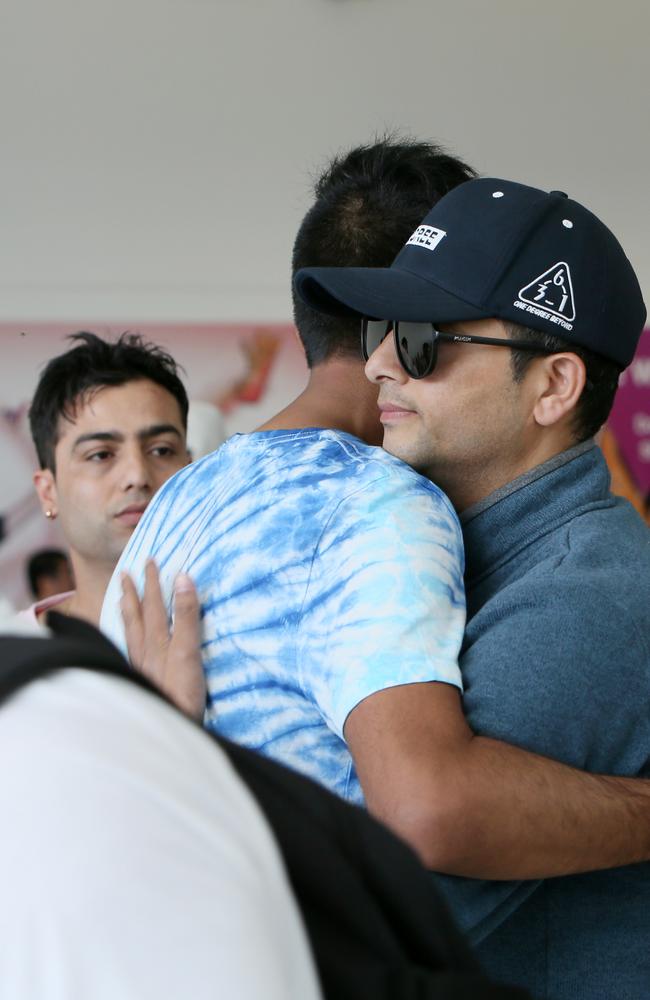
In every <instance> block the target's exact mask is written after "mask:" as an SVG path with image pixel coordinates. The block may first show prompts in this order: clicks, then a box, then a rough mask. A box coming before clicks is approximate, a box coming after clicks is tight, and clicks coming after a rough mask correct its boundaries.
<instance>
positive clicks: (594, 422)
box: [505, 323, 622, 444]
mask: <svg viewBox="0 0 650 1000" xmlns="http://www.w3.org/2000/svg"><path fill="white" fill-rule="evenodd" d="M505 326H506V330H507V333H508V336H509V337H511V338H512V339H513V340H528V341H530V342H531V343H533V344H539V346H540V347H543V348H547V349H548V351H550V352H552V353H554V354H555V353H557V354H563V353H565V352H567V351H568V352H570V353H571V354H577V355H578V357H579V358H580V359H581V361H582V362H583V364H584V366H585V371H586V381H585V387H584V389H583V390H582V395H581V396H580V399H579V400H578V403H577V406H576V408H575V413H574V415H573V422H572V430H573V434H574V436H575V439H576V444H579V443H580V442H581V441H586V440H587V439H588V438H591V437H593V436H594V434H595V433H596V432H597V431H598V430H599V429H600V428H601V427H602V426H603V424H604V423H605V421H606V420H607V418H608V416H609V413H610V410H611V408H612V404H613V402H614V396H615V395H616V390H617V389H618V380H619V377H620V374H621V370H622V369H621V366H620V365H619V364H617V363H616V362H615V361H610V360H609V359H608V358H603V357H602V356H601V355H600V354H596V353H595V352H594V351H590V350H589V349H588V348H586V347H580V346H579V345H578V344H570V343H569V342H568V341H567V340H564V338H563V337H556V336H555V334H552V333H543V332H542V331H541V330H531V329H529V328H528V327H525V326H519V325H518V324H516V323H506V324H505ZM535 357H537V355H535V354H533V353H532V352H531V351H515V350H513V351H512V352H511V363H512V374H513V378H514V380H515V382H521V381H522V379H523V377H524V375H525V374H526V371H527V369H528V367H529V365H530V364H531V363H532V362H533V360H534V358H535Z"/></svg>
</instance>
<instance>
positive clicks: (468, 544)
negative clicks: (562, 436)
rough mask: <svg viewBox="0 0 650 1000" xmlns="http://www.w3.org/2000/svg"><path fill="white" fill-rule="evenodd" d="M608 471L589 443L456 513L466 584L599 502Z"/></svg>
mask: <svg viewBox="0 0 650 1000" xmlns="http://www.w3.org/2000/svg"><path fill="white" fill-rule="evenodd" d="M608 493H609V472H608V470H607V466H606V464H605V460H604V458H603V456H602V453H601V451H600V449H599V448H597V447H596V445H595V442H594V441H593V440H589V441H584V442H582V443H581V444H578V445H575V446H574V447H573V448H569V449H568V450H567V451H563V452H561V453H560V454H559V455H554V456H553V458H551V459H549V460H548V461H547V462H544V463H542V465H538V466H536V467H535V468H534V469H530V470H529V471H528V472H525V473H524V474H523V475H521V476H518V477H517V478H516V479H514V480H513V481H512V482H511V483H507V484H506V485H505V486H502V487H500V488H499V489H498V490H495V491H494V493H491V494H490V495H489V496H487V497H485V499H483V500H480V501H479V502H478V503H475V504H473V505H472V506H471V507H468V508H467V510H465V511H463V513H462V514H461V515H460V521H461V524H462V528H463V536H464V539H465V560H466V567H467V569H466V574H465V575H466V579H467V582H468V583H470V582H472V581H474V580H475V579H476V578H477V577H479V576H481V575H482V574H483V573H484V572H485V571H487V570H489V569H491V568H493V567H494V566H495V565H496V564H498V563H500V562H502V561H503V560H505V559H506V558H510V557H511V556H512V555H513V554H514V553H515V552H516V551H517V550H519V549H521V548H523V547H525V546H526V545H528V544H530V543H531V542H532V541H533V540H534V539H535V538H537V537H539V536H540V535H543V534H545V533H546V532H547V531H549V530H550V529H551V528H552V527H553V526H555V525H556V524H557V523H558V522H561V521H563V520H566V519H567V518H568V517H569V516H571V515H573V514H575V512H576V510H577V508H578V507H580V506H582V505H583V504H584V503H585V502H587V501H594V500H596V501H603V500H605V499H606V497H607V495H608Z"/></svg>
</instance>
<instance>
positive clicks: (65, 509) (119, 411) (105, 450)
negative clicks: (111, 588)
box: [29, 332, 189, 623]
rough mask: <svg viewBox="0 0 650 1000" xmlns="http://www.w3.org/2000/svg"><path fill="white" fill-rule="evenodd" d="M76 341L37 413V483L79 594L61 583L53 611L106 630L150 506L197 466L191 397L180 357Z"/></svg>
mask: <svg viewBox="0 0 650 1000" xmlns="http://www.w3.org/2000/svg"><path fill="white" fill-rule="evenodd" d="M70 339H71V340H72V341H73V344H74V346H73V347H72V348H71V349H70V350H69V351H66V352H65V353H64V354H60V355H58V356H57V357H55V358H53V359H52V360H51V361H50V362H48V364H47V365H46V367H45V369H44V371H43V373H42V375H41V377H40V379H39V382H38V385H37V387H36V392H35V393H34V398H33V400H32V404H31V408H30V411H29V419H30V427H31V432H32V437H33V440H34V445H35V447H36V452H37V455H38V459H39V463H40V467H39V469H38V470H37V471H36V472H35V473H34V486H35V488H36V492H37V494H38V499H39V501H40V504H41V508H42V510H43V514H44V515H45V517H47V518H51V519H55V518H57V519H58V520H59V523H60V525H61V530H62V533H63V536H64V538H65V540H66V542H67V544H68V546H69V549H70V559H71V562H72V567H73V571H74V579H75V590H74V592H72V593H70V592H66V587H63V586H62V590H61V592H60V593H58V594H55V595H53V596H50V597H49V598H48V604H47V609H49V608H52V607H56V609H57V611H60V612H62V613H64V614H68V615H74V616H76V617H79V618H84V619H86V620H87V621H90V622H93V623H97V622H98V620H99V613H100V609H101V605H102V600H103V598H104V592H105V590H106V586H107V584H108V581H109V580H110V577H111V573H112V572H113V570H114V568H115V564H116V563H117V560H118V559H119V557H120V554H121V552H122V550H123V548H124V546H125V545H126V543H127V542H128V540H129V538H130V537H131V535H132V534H133V531H134V529H135V527H136V525H137V524H138V522H139V521H140V518H141V517H142V515H143V513H144V511H145V510H146V508H147V505H148V504H149V501H150V500H151V498H152V497H153V495H154V493H155V492H156V490H157V489H158V488H159V487H160V486H162V484H163V483H164V482H166V481H167V480H168V479H169V477H170V476H172V475H173V474H174V473H175V472H177V471H178V470H179V469H181V468H183V466H185V465H187V463H188V461H189V456H188V453H187V449H186V444H185V435H186V426H187V410H188V400H187V394H186V391H185V388H184V386H183V383H182V382H181V380H180V378H179V375H178V370H177V366H176V364H175V362H174V360H173V358H171V357H170V355H169V354H166V353H165V352H164V351H162V350H161V349H160V348H159V347H158V346H156V345H155V344H151V343H147V342H145V341H144V340H143V339H142V338H141V337H140V336H138V335H137V334H129V333H125V334H123V335H122V336H121V337H119V339H117V340H116V341H108V340H103V339H101V338H100V337H98V336H97V335H96V334H94V333H88V332H81V333H76V334H73V335H72V336H71V338H70ZM67 590H68V591H69V588H67ZM42 610H44V609H43V608H40V609H39V607H38V606H37V607H36V609H30V612H29V613H31V614H32V615H34V614H38V613H39V611H42Z"/></svg>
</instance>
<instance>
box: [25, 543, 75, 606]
mask: <svg viewBox="0 0 650 1000" xmlns="http://www.w3.org/2000/svg"><path fill="white" fill-rule="evenodd" d="M69 562H70V560H69V559H68V557H67V555H66V554H65V552H64V551H63V549H39V551H38V552H34V554H33V555H32V556H30V558H29V559H28V561H27V567H26V570H27V581H28V583H29V589H30V591H31V593H32V595H33V596H34V597H38V581H39V580H40V579H41V577H43V576H56V574H57V573H58V571H59V569H60V567H61V563H69Z"/></svg>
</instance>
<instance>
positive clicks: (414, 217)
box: [292, 136, 476, 368]
mask: <svg viewBox="0 0 650 1000" xmlns="http://www.w3.org/2000/svg"><path fill="white" fill-rule="evenodd" d="M475 176H476V173H475V171H474V170H472V168H471V167H469V166H468V165H467V164H466V163H463V161H462V160H459V159H458V158H457V157H455V156H451V155H450V154H449V153H446V152H445V151H444V150H443V149H442V147H441V146H439V145H437V144H436V143H433V142H416V141H414V140H410V139H401V138H400V139H398V138H394V137H391V136H386V137H384V138H382V139H380V140H378V141H376V142H374V143H372V144H370V145H365V146H357V147H356V148H355V149H352V150H350V152H348V153H345V154H342V155H340V156H336V157H335V158H334V159H333V160H332V161H331V162H330V164H329V165H328V167H327V168H326V169H325V171H324V172H323V173H322V174H321V175H320V177H319V178H318V180H317V181H316V184H315V185H314V193H315V195H316V200H315V202H314V204H313V205H312V207H311V208H310V209H309V211H308V212H307V214H306V216H305V218H304V219H303V221H302V224H301V226H300V229H299V230H298V235H297V236H296V241H295V243H294V247H293V258H292V274H295V273H296V271H298V270H299V269H300V268H301V267H389V265H390V264H391V263H392V261H393V259H394V258H395V257H396V255H397V254H398V252H399V251H400V249H401V248H402V246H403V244H404V243H405V242H406V240H407V239H408V238H409V236H410V235H411V233H412V232H413V230H414V229H415V228H416V226H417V225H418V224H419V223H420V222H421V221H422V219H423V218H424V216H425V215H426V214H427V212H428V211H429V210H430V209H431V207H432V206H433V205H435V203H436V202H437V201H438V200H439V199H440V198H441V197H442V196H443V195H444V194H446V193H447V192H448V191H450V190H451V189H452V188H454V187H456V185H457V184H461V183H462V182H463V181H467V180H471V179H472V178H473V177H475ZM293 314H294V321H295V324H296V327H297V329H298V333H299V335H300V339H301V340H302V343H303V346H304V348H305V354H306V355H307V364H308V365H309V366H310V368H311V367H312V366H313V365H316V364H319V363H320V362H322V361H325V360H327V359H328V358H330V357H332V356H333V355H335V354H342V355H358V356H359V357H360V349H359V321H358V320H357V319H351V318H350V317H339V316H328V315H326V314H325V313H318V312H315V311H314V310H313V309H311V308H310V307H309V306H307V305H305V303H304V302H302V301H301V300H300V299H299V298H298V297H297V296H296V294H295V292H294V296H293Z"/></svg>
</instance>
